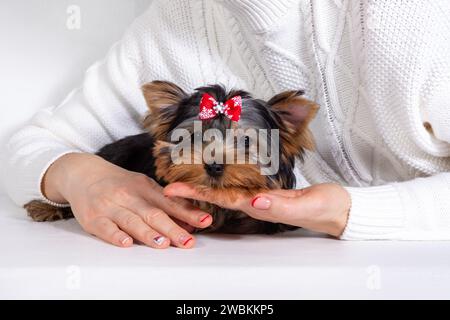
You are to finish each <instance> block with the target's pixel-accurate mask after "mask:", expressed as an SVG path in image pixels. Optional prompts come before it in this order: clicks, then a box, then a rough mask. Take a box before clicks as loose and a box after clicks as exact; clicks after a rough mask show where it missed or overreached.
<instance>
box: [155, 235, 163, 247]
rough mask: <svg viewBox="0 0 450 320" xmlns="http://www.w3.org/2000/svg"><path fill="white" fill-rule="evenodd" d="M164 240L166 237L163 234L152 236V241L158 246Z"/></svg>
mask: <svg viewBox="0 0 450 320" xmlns="http://www.w3.org/2000/svg"><path fill="white" fill-rule="evenodd" d="M164 241H166V237H163V236H157V237H155V238H153V242H154V243H156V244H157V245H158V246H160V245H162V244H163V243H164Z"/></svg>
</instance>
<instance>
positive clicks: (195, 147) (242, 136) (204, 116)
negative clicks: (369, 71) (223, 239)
mask: <svg viewBox="0 0 450 320" xmlns="http://www.w3.org/2000/svg"><path fill="white" fill-rule="evenodd" d="M142 89H143V94H144V97H145V100H146V102H147V105H148V108H149V114H148V116H147V117H146V118H145V119H144V123H143V124H144V128H145V130H146V132H145V133H143V134H139V135H136V136H130V137H126V138H124V139H122V140H119V141H117V142H114V143H112V144H109V145H106V146H105V147H103V148H102V149H101V150H100V151H99V152H98V155H99V156H100V157H102V158H104V159H105V160H107V161H110V162H112V163H114V164H116V165H118V166H120V167H123V168H125V169H127V170H130V171H135V172H140V173H143V174H145V175H147V176H149V177H150V178H153V179H155V180H156V181H158V182H159V183H160V184H161V185H163V186H164V185H167V184H169V183H173V182H185V183H189V184H193V185H196V186H198V187H199V189H201V188H202V187H208V188H209V189H214V190H215V192H214V194H215V195H220V196H223V197H224V198H226V199H229V200H230V201H233V199H235V198H236V196H237V195H238V194H245V195H250V196H251V195H255V194H256V193H258V192H261V191H264V190H268V189H278V188H281V189H292V188H294V187H295V176H294V172H293V170H294V165H295V161H296V160H297V159H298V160H302V158H303V153H304V151H305V150H306V149H308V150H312V149H313V148H314V143H313V139H312V135H311V133H310V131H309V129H308V125H309V123H310V121H311V120H312V119H313V118H314V116H315V114H316V112H317V109H318V106H317V104H315V103H314V102H312V101H309V100H307V99H305V98H304V97H303V94H304V93H303V91H286V92H282V93H280V94H277V95H275V96H274V97H273V98H271V99H270V100H269V101H267V102H266V101H263V100H260V99H255V98H253V97H252V96H251V95H250V94H249V93H248V92H245V91H242V90H231V91H227V90H226V89H225V88H224V87H222V86H220V85H211V86H206V87H201V88H197V89H196V90H195V92H194V93H193V94H190V95H189V94H187V93H186V92H184V91H183V90H182V89H181V88H180V87H178V86H177V85H175V84H173V83H169V82H164V81H154V82H151V83H148V84H146V85H144V86H143V88H142ZM261 133H263V134H261ZM212 144H214V148H211V145H212ZM208 148H209V149H208ZM205 150H208V151H209V152H206V153H208V156H206V155H205ZM268 150H270V155H268V153H267V151H268ZM262 151H264V152H262ZM239 155H240V158H239ZM262 155H265V159H262ZM238 160H240V161H238ZM205 190H207V189H206V188H205ZM195 204H196V205H198V206H199V207H200V208H201V209H203V210H205V211H207V212H209V213H211V214H212V216H213V221H214V222H213V224H212V225H211V226H210V227H209V228H208V229H206V230H201V231H202V232H208V231H209V232H212V231H214V232H223V233H239V234H249V233H267V234H270V233H276V232H280V231H285V230H291V229H295V227H292V226H288V225H283V224H277V223H270V222H264V221H259V220H255V219H253V218H251V217H249V216H247V215H246V214H244V213H242V212H237V211H232V210H228V209H223V208H220V207H217V206H215V205H211V204H209V203H195ZM25 208H26V209H27V211H28V213H29V215H30V216H31V217H32V218H33V219H34V220H36V221H54V220H59V219H67V218H71V217H73V215H72V212H71V210H70V208H63V209H61V208H55V207H52V206H50V205H48V204H45V203H42V202H38V201H32V202H30V203H29V204H27V205H25ZM198 231H200V230H198Z"/></svg>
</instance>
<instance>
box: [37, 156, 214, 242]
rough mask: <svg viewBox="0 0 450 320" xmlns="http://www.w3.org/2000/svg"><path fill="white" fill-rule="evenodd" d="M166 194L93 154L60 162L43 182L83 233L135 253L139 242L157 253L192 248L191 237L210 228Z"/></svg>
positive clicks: (192, 210)
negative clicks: (65, 205)
mask: <svg viewBox="0 0 450 320" xmlns="http://www.w3.org/2000/svg"><path fill="white" fill-rule="evenodd" d="M162 191H163V188H162V187H161V186H160V185H158V184H157V183H156V182H155V181H154V180H152V179H150V178H148V177H147V176H145V175H143V174H139V173H135V172H130V171H127V170H124V169H122V168H120V167H118V166H116V165H113V164H111V163H109V162H107V161H105V160H103V159H102V158H100V157H98V156H95V155H91V154H68V155H65V156H63V157H61V158H59V159H58V160H57V161H56V162H55V163H53V164H52V165H51V166H50V168H49V170H48V171H47V173H46V174H45V177H44V180H43V192H44V194H45V195H46V197H47V198H49V199H50V200H52V201H54V202H58V203H62V202H69V203H70V205H71V207H72V211H73V213H74V215H75V218H76V219H77V220H78V222H79V223H80V225H81V226H82V227H83V229H84V230H86V231H87V232H89V233H91V234H93V235H95V236H97V237H98V238H101V239H103V240H105V241H107V242H109V243H111V244H114V245H116V246H119V247H130V246H131V245H132V244H133V239H135V240H138V241H140V242H142V243H144V244H146V245H148V246H150V247H152V248H158V249H162V248H167V247H168V246H169V245H170V244H172V245H174V246H177V247H180V248H192V247H193V246H194V245H195V238H194V237H193V236H192V235H191V234H190V232H192V231H193V229H194V227H195V228H206V227H208V226H209V225H211V223H212V217H211V215H209V214H208V213H206V212H202V211H201V210H200V209H197V208H195V207H193V206H192V205H191V204H190V202H189V201H187V200H184V199H169V198H167V197H164V195H163V193H162Z"/></svg>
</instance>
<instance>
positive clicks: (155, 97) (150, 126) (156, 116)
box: [142, 81, 187, 139]
mask: <svg viewBox="0 0 450 320" xmlns="http://www.w3.org/2000/svg"><path fill="white" fill-rule="evenodd" d="M142 92H143V94H144V98H145V101H146V102H147V106H148V109H149V113H148V115H147V116H146V117H145V119H144V127H145V128H146V129H147V130H148V131H149V132H150V133H151V134H152V135H154V137H155V138H156V139H162V138H163V136H164V135H165V133H166V132H167V127H168V126H169V125H170V122H171V121H172V120H173V117H174V116H175V114H176V111H177V109H178V105H179V103H180V102H181V100H183V99H184V98H186V97H187V94H186V93H185V92H184V91H183V89H181V88H180V87H179V86H177V85H176V84H174V83H172V82H168V81H153V82H150V83H147V84H145V85H143V86H142Z"/></svg>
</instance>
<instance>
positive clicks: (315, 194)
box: [164, 183, 351, 237]
mask: <svg viewBox="0 0 450 320" xmlns="http://www.w3.org/2000/svg"><path fill="white" fill-rule="evenodd" d="M164 194H165V195H166V196H169V197H182V198H188V199H195V200H199V201H207V202H211V203H214V204H216V205H218V206H220V207H224V208H229V209H233V210H240V211H243V212H245V213H247V214H248V215H249V216H251V217H253V218H255V219H258V220H264V221H269V222H274V223H284V224H289V225H293V226H297V227H302V228H305V229H309V230H312V231H316V232H322V233H326V234H329V235H332V236H335V237H338V236H340V235H341V234H342V232H343V231H344V228H345V225H346V223H347V219H348V214H349V210H350V206H351V199H350V195H349V193H348V192H347V190H345V189H344V188H343V187H341V186H340V185H337V184H319V185H314V186H312V187H309V188H306V189H301V190H300V189H299V190H270V191H267V192H265V193H260V194H258V195H256V196H255V197H252V198H251V197H246V196H238V198H237V199H226V198H224V197H223V195H221V194H220V192H218V191H214V190H211V189H204V188H196V187H195V186H191V185H188V184H183V183H174V184H171V185H168V186H167V187H166V188H165V189H164Z"/></svg>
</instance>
